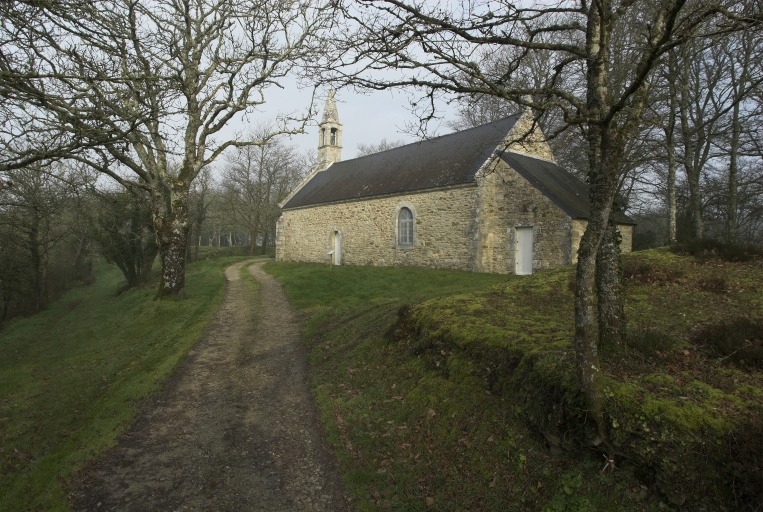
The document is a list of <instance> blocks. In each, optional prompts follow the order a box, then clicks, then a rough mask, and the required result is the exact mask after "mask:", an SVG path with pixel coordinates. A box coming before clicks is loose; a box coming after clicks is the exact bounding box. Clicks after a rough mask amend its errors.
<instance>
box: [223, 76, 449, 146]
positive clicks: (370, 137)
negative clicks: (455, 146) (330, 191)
mask: <svg viewBox="0 0 763 512" xmlns="http://www.w3.org/2000/svg"><path fill="white" fill-rule="evenodd" d="M284 86H285V88H284V89H277V88H270V89H268V90H266V91H265V100H266V104H265V105H264V106H263V108H262V112H261V113H258V114H255V115H254V116H250V119H252V120H254V119H257V118H260V119H270V120H272V119H274V118H275V117H276V115H277V114H278V113H279V112H292V111H295V110H296V109H298V108H301V109H306V107H307V106H308V105H309V102H310V95H311V92H312V91H311V90H301V91H300V90H299V89H298V88H297V87H296V85H294V84H284ZM326 93H327V91H322V92H320V94H321V97H320V98H319V99H318V100H317V104H318V110H319V112H318V115H317V116H316V118H315V119H314V123H313V124H311V126H308V127H307V130H306V133H305V134H304V135H294V136H292V137H291V144H293V145H296V146H298V147H299V148H300V150H303V151H304V150H317V148H318V125H317V123H319V122H320V119H321V116H322V115H323V105H324V103H325V101H326ZM335 99H336V102H337V110H338V112H339V122H340V123H342V159H343V160H349V159H350V158H354V157H355V155H356V154H357V146H358V144H359V143H362V144H377V143H379V142H380V141H381V140H382V139H384V138H386V139H387V140H388V141H393V140H401V139H402V140H405V141H408V142H414V141H416V140H417V139H416V138H415V137H413V136H412V135H409V134H407V133H403V131H404V130H405V128H406V125H407V124H410V123H416V117H415V116H414V115H413V114H411V113H410V111H409V105H408V96H407V95H406V94H405V93H404V92H402V91H396V92H392V91H374V92H369V93H368V94H358V93H356V92H353V91H352V90H349V89H347V90H344V89H343V90H340V91H338V92H337V93H336V98H335ZM446 112H448V111H446ZM453 117H454V116H453V115H452V114H451V115H449V116H448V118H449V119H451V118H453ZM231 128H232V129H234V130H236V131H239V130H241V131H246V126H245V125H244V124H242V123H241V122H239V123H234V126H231ZM431 128H433V127H431V126H430V129H431ZM449 131H450V130H449V129H448V128H447V127H445V126H440V129H439V130H438V131H437V135H441V134H444V133H447V132H449Z"/></svg>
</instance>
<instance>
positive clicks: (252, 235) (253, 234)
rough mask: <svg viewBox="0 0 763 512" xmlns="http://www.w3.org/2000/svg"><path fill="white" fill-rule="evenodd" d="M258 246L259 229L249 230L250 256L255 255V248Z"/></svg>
mask: <svg viewBox="0 0 763 512" xmlns="http://www.w3.org/2000/svg"><path fill="white" fill-rule="evenodd" d="M256 246H257V230H256V229H250V230H249V256H254V248H255V247H256Z"/></svg>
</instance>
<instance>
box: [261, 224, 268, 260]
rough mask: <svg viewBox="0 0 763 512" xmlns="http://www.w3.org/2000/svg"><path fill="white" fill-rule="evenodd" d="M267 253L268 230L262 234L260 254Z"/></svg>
mask: <svg viewBox="0 0 763 512" xmlns="http://www.w3.org/2000/svg"><path fill="white" fill-rule="evenodd" d="M267 252H268V230H267V229H266V230H264V231H263V232H262V254H266V253H267Z"/></svg>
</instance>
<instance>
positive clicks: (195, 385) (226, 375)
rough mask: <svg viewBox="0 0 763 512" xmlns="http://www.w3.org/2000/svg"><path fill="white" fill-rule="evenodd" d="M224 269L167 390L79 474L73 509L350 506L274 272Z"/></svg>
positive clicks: (254, 268)
mask: <svg viewBox="0 0 763 512" xmlns="http://www.w3.org/2000/svg"><path fill="white" fill-rule="evenodd" d="M249 263H250V262H244V263H238V264H235V265H232V266H230V267H228V268H227V269H226V270H225V276H226V279H227V288H226V294H225V299H224V302H223V305H222V307H221V308H220V311H219V313H218V315H217V318H216V319H215V321H214V323H213V324H212V326H211V328H210V329H209V332H208V333H207V334H206V336H205V338H204V339H203V340H202V341H201V342H200V343H199V344H198V345H197V346H196V347H195V348H194V350H193V351H191V353H190V354H189V357H188V358H187V359H186V361H185V362H184V363H183V365H182V367H181V368H180V369H179V370H178V372H177V373H176V375H175V376H174V377H173V378H172V379H171V380H170V381H169V382H168V383H167V385H166V388H165V391H164V392H163V393H162V395H161V396H160V397H159V398H158V399H157V400H156V402H155V403H154V404H153V405H152V406H150V407H149V408H148V409H147V410H146V411H145V412H144V413H143V414H142V415H141V416H140V417H139V418H138V419H137V421H136V423H135V425H134V426H133V427H132V428H131V429H130V430H129V431H128V432H127V434H125V436H124V437H123V438H122V439H121V440H120V442H119V444H118V445H117V446H116V447H115V448H113V449H112V450H110V451H109V452H108V453H106V455H105V456H104V457H103V458H102V459H101V460H100V461H99V462H98V463H97V465H96V466H95V467H94V468H92V469H91V470H90V471H89V472H88V476H87V477H86V478H85V480H84V483H83V488H82V490H81V491H80V492H79V493H77V494H78V496H77V499H76V500H75V503H74V507H73V508H74V509H75V510H87V511H95V510H98V511H104V510H135V511H149V510H167V511H169V510H231V511H233V510H235V511H244V510H263V511H268V512H275V511H301V510H326V511H333V510H348V505H347V501H346V498H345V494H344V490H343V487H342V484H341V480H340V477H339V473H338V470H337V465H336V461H335V459H334V458H333V456H332V455H331V454H330V453H329V452H328V451H327V450H326V448H325V446H324V442H323V433H322V430H321V427H320V424H319V423H318V421H317V414H316V409H315V405H314V403H313V401H312V398H311V396H310V392H309V389H308V382H307V357H306V353H305V349H304V346H303V345H302V343H301V340H300V337H299V327H298V324H297V322H296V319H295V317H294V314H293V313H292V311H291V309H290V307H289V304H288V302H287V300H286V295H285V293H284V291H283V289H282V287H281V285H280V284H278V282H276V281H275V280H274V279H273V278H272V277H270V276H269V275H268V274H266V273H265V272H263V271H262V270H261V268H260V267H261V263H255V264H253V265H250V266H249V272H250V273H251V274H252V275H253V276H254V277H255V279H256V280H257V281H258V283H259V286H260V288H259V291H258V292H257V296H254V294H253V293H252V292H251V290H250V289H248V288H247V287H246V285H245V284H244V282H243V281H242V280H241V279H240V278H239V269H240V268H241V267H242V266H243V265H248V264H249Z"/></svg>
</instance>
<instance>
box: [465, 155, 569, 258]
mask: <svg viewBox="0 0 763 512" xmlns="http://www.w3.org/2000/svg"><path fill="white" fill-rule="evenodd" d="M478 179H479V181H480V182H481V183H480V187H479V196H478V200H477V202H476V204H477V206H476V207H477V209H478V210H479V212H478V215H477V218H478V219H479V226H478V230H477V232H478V243H477V265H476V270H477V271H480V272H495V273H514V269H515V253H516V228H517V227H532V228H533V271H535V270H541V269H545V268H553V267H558V266H560V265H568V264H569V263H571V259H572V252H571V228H572V220H571V219H570V217H569V216H568V215H567V214H566V213H565V212H564V211H563V210H562V209H561V208H559V207H558V206H557V205H556V204H554V202H553V201H551V200H550V199H549V198H547V197H546V196H544V195H543V194H542V193H541V192H540V191H539V190H538V189H536V188H535V187H533V186H532V185H530V183H529V182H528V181H527V180H525V179H524V178H523V177H522V176H520V175H519V174H518V173H517V172H516V171H514V170H513V169H511V168H510V167H509V166H508V165H506V163H505V162H503V161H502V160H499V161H497V162H496V163H495V164H494V165H493V166H492V168H486V169H485V170H484V171H483V174H482V176H481V177H480V178H478Z"/></svg>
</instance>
